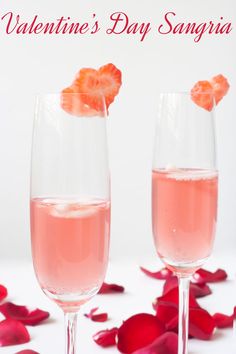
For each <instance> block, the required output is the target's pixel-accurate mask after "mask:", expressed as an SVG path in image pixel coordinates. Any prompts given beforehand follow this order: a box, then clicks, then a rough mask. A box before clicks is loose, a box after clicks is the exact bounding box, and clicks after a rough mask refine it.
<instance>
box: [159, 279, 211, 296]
mask: <svg viewBox="0 0 236 354" xmlns="http://www.w3.org/2000/svg"><path fill="white" fill-rule="evenodd" d="M175 287H178V278H177V277H176V276H174V275H173V276H172V277H170V278H168V279H167V280H166V282H165V284H164V288H163V294H166V293H167V292H168V291H170V290H171V289H173V288H175ZM190 289H191V292H192V294H193V295H194V296H195V297H196V298H197V297H203V296H207V295H210V294H211V293H212V292H211V289H210V288H209V286H208V285H207V284H205V283H202V284H201V283H200V284H198V283H193V282H191V283H190Z"/></svg>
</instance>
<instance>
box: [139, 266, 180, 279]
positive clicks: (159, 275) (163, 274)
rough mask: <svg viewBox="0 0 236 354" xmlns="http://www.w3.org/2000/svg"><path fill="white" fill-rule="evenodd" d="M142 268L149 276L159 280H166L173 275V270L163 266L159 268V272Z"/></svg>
mask: <svg viewBox="0 0 236 354" xmlns="http://www.w3.org/2000/svg"><path fill="white" fill-rule="evenodd" d="M140 269H141V271H142V272H143V273H145V274H146V275H147V276H149V277H151V278H155V279H159V280H166V279H169V278H170V277H172V276H173V273H172V271H171V270H169V269H167V268H162V269H161V270H159V271H157V272H151V271H150V270H147V269H145V268H143V267H140Z"/></svg>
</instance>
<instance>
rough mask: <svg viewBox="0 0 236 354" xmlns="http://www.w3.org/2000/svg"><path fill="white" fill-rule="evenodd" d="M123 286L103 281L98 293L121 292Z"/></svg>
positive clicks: (123, 289)
mask: <svg viewBox="0 0 236 354" xmlns="http://www.w3.org/2000/svg"><path fill="white" fill-rule="evenodd" d="M124 291H125V288H124V287H123V286H121V285H117V284H108V283H103V284H102V286H101V289H100V290H99V292H98V294H112V293H123V292H124Z"/></svg>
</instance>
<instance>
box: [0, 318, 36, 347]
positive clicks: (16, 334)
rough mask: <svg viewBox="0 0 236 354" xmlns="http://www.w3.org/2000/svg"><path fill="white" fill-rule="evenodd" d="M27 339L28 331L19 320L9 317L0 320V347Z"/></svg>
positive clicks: (20, 342) (27, 340) (24, 341)
mask: <svg viewBox="0 0 236 354" xmlns="http://www.w3.org/2000/svg"><path fill="white" fill-rule="evenodd" d="M29 340H30V336H29V333H28V331H27V329H26V328H25V326H24V325H23V324H22V323H21V322H19V321H15V320H12V319H10V318H7V319H6V320H3V321H2V322H0V347H4V346H7V345H16V344H23V343H27V342H29Z"/></svg>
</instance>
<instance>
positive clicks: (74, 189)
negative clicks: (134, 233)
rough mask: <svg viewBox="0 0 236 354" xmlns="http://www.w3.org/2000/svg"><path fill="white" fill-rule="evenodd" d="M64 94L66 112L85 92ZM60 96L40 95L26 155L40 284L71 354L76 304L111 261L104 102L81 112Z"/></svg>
mask: <svg viewBox="0 0 236 354" xmlns="http://www.w3.org/2000/svg"><path fill="white" fill-rule="evenodd" d="M63 95H64V96H63V99H64V101H65V102H67V104H68V107H69V109H70V111H71V112H72V113H73V112H76V110H77V109H78V107H77V106H76V105H78V102H82V101H83V100H82V98H83V97H82V94H76V97H75V96H73V95H72V94H70V93H64V94H63ZM61 100H62V97H61V95H60V94H48V95H42V96H39V97H38V99H37V105H36V114H35V122H34V132H33V142H32V161H31V201H30V206H31V208H30V210H31V241H32V257H33V263H34V269H35V273H36V276H37V279H38V282H39V284H40V286H41V288H42V290H43V292H44V293H45V294H46V295H47V296H48V297H49V298H50V299H51V300H53V301H55V302H56V303H57V304H58V305H59V306H60V308H61V309H62V310H63V312H64V314H65V327H66V328H65V329H66V353H67V354H75V353H76V322H77V313H78V310H79V308H80V306H81V305H82V304H84V303H85V302H86V301H88V300H89V299H90V298H91V297H93V296H94V295H95V294H96V293H97V292H98V290H99V289H100V287H101V285H102V283H103V280H104V277H105V273H106V268H107V263H108V252H109V237H110V186H109V168H108V151H107V135H106V108H105V104H104V109H103V110H102V111H100V112H99V113H98V112H96V111H92V110H91V111H89V109H88V108H87V107H86V106H85V107H84V108H85V109H84V116H80V117H78V116H74V115H72V114H69V113H67V112H66V111H65V110H64V109H62V105H61V102H62V101H61ZM101 100H103V102H104V99H103V98H101ZM73 104H74V105H75V107H73ZM88 113H89V114H88Z"/></svg>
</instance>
